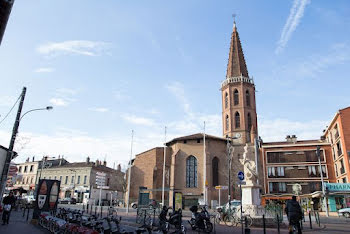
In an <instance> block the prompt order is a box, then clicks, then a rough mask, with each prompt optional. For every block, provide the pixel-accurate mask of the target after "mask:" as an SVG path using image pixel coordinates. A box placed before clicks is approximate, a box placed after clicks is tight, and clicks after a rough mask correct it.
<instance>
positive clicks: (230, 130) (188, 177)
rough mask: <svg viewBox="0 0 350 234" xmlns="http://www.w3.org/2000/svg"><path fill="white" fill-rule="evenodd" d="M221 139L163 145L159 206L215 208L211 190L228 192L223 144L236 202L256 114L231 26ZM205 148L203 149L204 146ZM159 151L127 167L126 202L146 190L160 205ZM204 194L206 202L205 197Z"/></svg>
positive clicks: (201, 137) (188, 139) (190, 139)
mask: <svg viewBox="0 0 350 234" xmlns="http://www.w3.org/2000/svg"><path fill="white" fill-rule="evenodd" d="M221 92H222V121H223V136H222V137H218V136H211V135H205V136H204V134H203V133H197V134H193V135H189V136H183V137H178V138H175V139H173V140H171V141H169V142H167V143H166V162H165V190H166V192H165V202H164V203H165V205H169V206H172V205H173V202H174V197H175V194H177V193H178V194H181V197H182V207H189V206H190V205H192V204H198V203H200V202H201V201H202V202H203V201H204V202H206V203H207V204H208V205H209V206H211V205H213V206H215V205H216V204H218V200H219V192H218V190H216V189H215V186H217V185H222V186H228V174H229V173H228V171H229V166H228V165H229V164H228V153H227V144H228V143H231V144H233V145H234V153H233V157H232V161H231V165H232V166H231V186H230V189H231V199H241V198H240V193H239V190H238V187H237V182H238V179H237V173H238V171H241V170H242V169H243V166H242V165H241V163H240V162H239V159H240V158H242V155H243V152H244V149H243V147H244V146H245V144H246V143H247V144H249V145H250V146H254V143H255V139H256V137H257V129H258V128H257V114H256V103H255V86H254V81H253V79H252V78H251V77H249V75H248V69H247V66H246V62H245V59H244V54H243V50H242V45H241V42H240V39H239V35H238V31H237V27H236V24H235V23H234V26H233V32H232V36H231V43H230V51H229V58H228V65H227V74H226V78H225V79H224V81H223V82H222V84H221ZM204 142H205V143H204ZM163 159H164V148H163V147H157V148H153V149H150V150H148V151H145V152H143V153H140V154H138V155H136V157H135V159H133V161H132V167H131V177H130V180H131V182H130V202H133V201H137V199H138V195H139V194H138V193H139V187H147V189H148V191H149V196H150V198H151V199H155V200H157V201H158V202H161V200H162V182H163V181H162V180H163ZM205 194H206V196H205ZM220 200H221V203H222V204H223V203H226V202H227V201H228V190H222V191H221V199H220Z"/></svg>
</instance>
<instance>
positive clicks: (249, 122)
mask: <svg viewBox="0 0 350 234" xmlns="http://www.w3.org/2000/svg"><path fill="white" fill-rule="evenodd" d="M251 127H252V117H251V116H250V113H248V130H249V131H250V129H251Z"/></svg>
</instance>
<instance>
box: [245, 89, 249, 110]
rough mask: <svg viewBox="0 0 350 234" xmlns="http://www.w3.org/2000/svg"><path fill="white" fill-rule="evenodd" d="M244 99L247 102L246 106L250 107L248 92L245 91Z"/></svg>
mask: <svg viewBox="0 0 350 234" xmlns="http://www.w3.org/2000/svg"><path fill="white" fill-rule="evenodd" d="M245 99H246V102H247V106H250V93H249V90H247V91H245Z"/></svg>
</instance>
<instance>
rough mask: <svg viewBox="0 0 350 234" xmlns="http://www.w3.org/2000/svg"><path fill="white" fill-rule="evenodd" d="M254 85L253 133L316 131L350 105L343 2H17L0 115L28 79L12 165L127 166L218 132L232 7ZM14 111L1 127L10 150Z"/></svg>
mask: <svg viewBox="0 0 350 234" xmlns="http://www.w3.org/2000/svg"><path fill="white" fill-rule="evenodd" d="M233 13H236V14H237V17H236V18H237V27H238V31H239V34H240V39H241V42H242V46H243V50H244V54H245V58H246V62H247V66H248V71H249V74H250V76H253V77H254V80H255V84H256V89H257V93H256V98H257V112H258V128H259V134H260V135H261V136H262V138H263V139H264V141H276V140H283V139H284V137H285V135H287V134H296V135H297V136H298V137H299V138H302V139H310V138H318V137H319V136H320V135H321V133H322V130H323V129H324V128H325V126H326V125H327V123H328V122H329V121H330V120H331V118H332V117H333V116H334V114H335V112H336V111H337V110H338V109H340V108H344V107H347V106H348V105H349V103H350V96H349V95H348V86H349V84H350V81H349V75H348V74H349V72H350V66H349V61H350V39H349V38H350V37H349V36H350V32H349V28H350V3H349V1H347V0H338V1H325V0H323V1H307V0H290V1H272V0H271V1H257V0H256V1H253V0H249V1H209V0H208V1H204V0H201V1H199V0H198V1H116V0H115V1H112V0H105V1H92V0H75V1H68V0H60V1H58V0H52V1H47V0H46V1H45V0H35V1H34V0H26V1H23V0H17V1H16V2H15V5H14V7H13V10H12V14H11V17H10V20H9V23H8V25H7V30H6V33H5V35H4V39H3V41H2V44H1V46H0V71H1V75H0V83H1V92H0V114H1V117H0V119H1V118H2V117H3V116H4V115H5V114H6V113H7V112H8V110H9V109H10V107H11V105H12V104H13V102H14V101H15V100H16V98H17V97H18V96H19V94H20V92H21V89H22V87H23V86H26V87H27V88H28V91H27V96H26V100H25V105H24V111H25V110H29V109H31V108H37V107H43V106H47V105H53V106H54V110H52V111H50V112H35V113H34V112H33V113H31V114H30V115H28V116H26V117H25V118H24V119H23V121H22V123H21V126H20V130H19V137H18V139H19V140H18V144H17V150H18V152H19V154H20V157H18V159H17V161H21V160H23V159H24V158H26V157H28V156H33V155H36V157H37V158H39V157H41V156H42V155H46V154H48V155H52V156H58V155H65V157H67V158H68V159H69V160H71V161H81V160H84V159H85V157H86V156H87V155H89V156H90V157H91V158H92V159H97V158H100V159H103V158H105V157H106V158H107V161H108V163H109V165H111V164H112V163H113V162H116V163H122V164H125V163H126V162H127V160H128V158H129V156H130V140H131V130H132V129H133V130H134V131H135V142H134V152H135V153H140V152H142V151H143V150H146V149H149V148H151V147H155V146H160V145H162V142H163V141H164V126H167V128H168V136H167V138H168V139H170V138H172V137H175V136H180V135H186V134H191V133H196V132H202V131H203V121H206V124H207V133H210V134H214V135H219V136H220V135H221V98H220V95H221V94H220V91H219V88H220V83H221V81H222V80H223V79H224V78H225V75H226V65H227V59H228V51H229V43H230V37H231V32H232V23H233V19H232V16H231V15H232V14H233ZM14 118H15V113H14V112H13V113H12V114H11V115H10V116H9V117H8V118H7V119H6V120H5V121H4V122H3V123H1V124H0V144H1V145H4V146H7V145H8V142H9V133H10V131H11V126H12V124H13V121H14Z"/></svg>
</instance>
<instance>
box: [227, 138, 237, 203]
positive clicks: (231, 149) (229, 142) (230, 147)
mask: <svg viewBox="0 0 350 234" xmlns="http://www.w3.org/2000/svg"><path fill="white" fill-rule="evenodd" d="M226 138H227V160H228V205H229V208H231V162H232V157H231V155H232V154H233V152H234V150H235V148H234V146H233V141H232V140H236V139H238V138H239V137H229V136H227V137H226Z"/></svg>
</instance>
